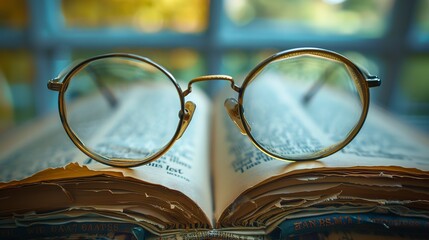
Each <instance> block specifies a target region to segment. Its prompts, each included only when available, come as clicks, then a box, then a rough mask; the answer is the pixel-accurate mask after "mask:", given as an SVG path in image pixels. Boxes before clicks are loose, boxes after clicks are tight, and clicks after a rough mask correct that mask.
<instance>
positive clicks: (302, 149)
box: [243, 54, 363, 160]
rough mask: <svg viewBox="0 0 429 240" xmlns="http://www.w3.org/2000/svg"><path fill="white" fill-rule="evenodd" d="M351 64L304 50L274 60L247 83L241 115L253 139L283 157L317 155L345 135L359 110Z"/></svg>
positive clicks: (355, 122) (355, 121) (353, 124)
mask: <svg viewBox="0 0 429 240" xmlns="http://www.w3.org/2000/svg"><path fill="white" fill-rule="evenodd" d="M353 74H356V73H353V71H352V70H351V69H350V67H349V66H346V65H345V64H344V63H342V62H339V61H337V60H333V59H328V58H322V57H320V56H316V55H311V54H305V55H301V56H293V57H288V58H282V59H280V60H276V61H273V62H271V63H269V64H268V65H266V66H265V67H264V69H263V70H262V71H260V72H259V73H258V74H257V75H256V76H254V78H253V80H252V81H251V82H250V83H249V84H248V85H247V87H246V88H245V91H244V95H243V111H244V117H245V119H246V121H247V123H248V126H249V129H250V133H251V136H252V138H253V139H254V140H255V141H256V143H257V144H258V145H259V146H260V147H262V148H263V149H264V150H266V151H268V152H270V153H272V154H274V155H276V156H278V157H281V158H285V159H291V160H299V159H308V158H317V157H320V156H321V155H322V154H324V153H326V151H330V149H332V148H335V147H336V146H338V144H339V143H342V142H343V141H345V140H346V139H348V137H349V135H350V133H351V131H352V130H353V129H354V128H355V127H356V125H357V124H358V123H359V120H360V117H361V115H362V111H363V105H362V101H363V100H361V95H360V94H359V89H358V87H359V85H358V84H357V79H356V77H354V76H353Z"/></svg>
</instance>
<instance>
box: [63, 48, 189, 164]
mask: <svg viewBox="0 0 429 240" xmlns="http://www.w3.org/2000/svg"><path fill="white" fill-rule="evenodd" d="M64 84H65V87H66V91H65V93H64V96H62V98H63V100H64V109H65V120H66V124H68V127H69V128H70V130H71V132H69V135H72V136H71V137H72V140H73V141H74V142H75V143H76V144H77V145H81V147H82V146H83V148H84V150H86V151H88V152H89V155H90V156H91V154H92V155H95V158H96V160H98V159H97V158H100V157H101V158H102V160H103V161H106V160H112V159H122V160H124V159H125V160H127V161H128V160H139V161H141V160H143V159H149V158H151V157H153V156H155V155H156V154H159V153H160V152H162V151H163V150H164V149H165V148H166V147H168V146H170V145H171V144H172V142H173V139H174V137H175V135H176V131H177V129H178V126H179V122H180V118H179V112H180V111H181V109H182V100H181V98H180V95H179V91H180V88H178V86H177V84H176V83H175V81H174V80H173V79H172V78H171V77H170V76H169V75H167V74H166V73H165V72H164V71H163V70H160V68H159V67H157V66H155V64H152V63H151V62H150V61H148V60H144V59H139V58H134V57H127V56H109V57H101V58H96V59H93V60H91V61H88V62H85V63H83V64H81V65H79V66H78V67H76V68H75V69H74V70H73V71H72V72H71V73H70V74H69V75H68V76H67V77H66V79H65V80H64ZM92 157H93V158H94V156H92ZM130 162H132V161H130Z"/></svg>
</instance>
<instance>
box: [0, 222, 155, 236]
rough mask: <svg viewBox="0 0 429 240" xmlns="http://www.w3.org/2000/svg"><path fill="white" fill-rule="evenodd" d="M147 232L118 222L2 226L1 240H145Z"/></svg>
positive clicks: (135, 226)
mask: <svg viewBox="0 0 429 240" xmlns="http://www.w3.org/2000/svg"><path fill="white" fill-rule="evenodd" d="M146 235H147V231H145V230H143V228H141V227H140V226H138V225H135V224H131V223H116V222H113V223H112V222H70V223H62V224H34V225H30V226H17V227H10V226H0V239H30V238H44V239H45V238H46V239H57V238H78V237H81V238H82V237H83V238H88V237H90V238H97V239H98V238H108V239H116V238H124V239H145V236H146Z"/></svg>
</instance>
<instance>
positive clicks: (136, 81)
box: [48, 48, 380, 167]
mask: <svg viewBox="0 0 429 240" xmlns="http://www.w3.org/2000/svg"><path fill="white" fill-rule="evenodd" d="M213 80H224V81H229V82H230V86H231V88H232V90H233V91H235V92H236V93H237V94H238V96H237V98H227V99H226V101H225V104H224V105H225V108H226V110H227V113H228V114H229V116H230V118H231V119H232V121H233V122H234V123H235V125H236V126H237V127H238V128H239V130H240V132H241V133H242V134H243V135H247V136H248V137H249V139H250V140H251V142H252V143H253V144H254V145H255V146H256V147H257V148H258V149H259V150H261V151H262V152H264V153H265V154H267V155H269V156H271V157H274V158H276V159H280V160H292V161H299V160H315V159H319V158H323V157H326V156H328V155H331V154H333V153H335V152H337V151H339V150H340V149H342V148H343V147H344V146H346V145H347V144H348V143H349V142H350V141H351V140H352V139H353V138H354V137H355V136H356V134H357V133H358V132H359V130H360V128H361V127H362V125H363V123H364V121H365V118H366V115H367V112H368V107H369V88H370V87H375V86H379V85H380V79H379V78H378V77H376V76H373V75H370V74H369V73H368V72H367V71H365V70H363V69H362V68H360V67H358V66H357V65H355V64H354V63H352V62H351V61H350V60H349V59H347V58H346V57H344V56H342V55H340V54H338V53H335V52H332V51H328V50H324V49H317V48H299V49H292V50H288V51H283V52H279V53H277V54H274V55H272V56H271V57H269V58H267V59H265V60H264V61H262V62H261V63H259V64H258V65H257V66H256V67H255V68H254V69H253V70H251V71H250V73H249V74H248V75H247V76H246V77H245V79H244V81H243V83H242V85H241V87H240V86H237V85H236V84H235V82H234V80H233V78H232V77H230V76H227V75H208V76H201V77H197V78H194V79H192V80H191V81H190V82H189V83H188V88H187V89H186V90H185V91H182V89H181V87H180V86H179V84H178V83H177V81H176V80H175V78H174V77H173V76H172V75H171V74H170V73H169V72H168V71H167V70H166V69H165V68H163V67H162V66H160V65H158V64H157V63H155V62H153V61H151V60H150V59H148V58H145V57H140V56H136V55H131V54H123V53H113V54H106V55H100V56H96V57H93V58H89V59H87V60H84V61H82V62H80V63H78V64H75V65H72V66H71V67H69V68H67V69H65V70H64V71H63V72H62V73H60V74H59V76H58V77H57V78H54V79H52V80H50V81H49V82H48V88H49V89H50V90H53V91H58V92H59V95H58V103H59V114H60V118H61V121H62V124H63V126H64V129H65V131H66V133H67V134H68V136H69V137H70V139H71V140H72V141H73V143H74V144H75V145H76V146H77V147H78V148H79V149H80V150H81V151H82V152H83V153H85V154H86V155H87V156H89V157H90V158H92V159H94V160H96V161H98V162H101V163H104V164H107V165H111V166H117V167H133V166H138V165H142V164H146V163H149V162H151V161H154V160H156V159H158V158H160V157H161V156H162V155H163V154H165V153H166V152H167V151H168V150H169V149H170V147H171V146H172V145H173V144H174V142H175V141H177V140H178V139H179V138H180V137H181V136H182V134H183V133H184V132H185V130H186V128H187V127H188V125H189V123H190V122H191V119H192V116H193V115H194V111H195V108H196V105H195V103H193V102H192V101H185V97H186V96H187V95H189V94H190V93H191V92H192V85H193V84H194V83H197V82H202V81H213ZM124 136H126V137H125V138H124Z"/></svg>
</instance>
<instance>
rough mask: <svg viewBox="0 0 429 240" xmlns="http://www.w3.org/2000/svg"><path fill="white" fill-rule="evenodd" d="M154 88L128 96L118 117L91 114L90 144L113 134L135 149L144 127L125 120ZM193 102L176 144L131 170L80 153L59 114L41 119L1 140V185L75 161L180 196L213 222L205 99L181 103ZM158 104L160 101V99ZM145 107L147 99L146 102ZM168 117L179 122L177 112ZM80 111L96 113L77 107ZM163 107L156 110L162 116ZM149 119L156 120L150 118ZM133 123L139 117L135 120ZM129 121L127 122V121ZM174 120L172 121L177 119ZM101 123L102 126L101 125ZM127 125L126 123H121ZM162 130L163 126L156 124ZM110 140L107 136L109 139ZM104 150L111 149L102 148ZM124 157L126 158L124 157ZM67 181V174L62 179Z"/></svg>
mask: <svg viewBox="0 0 429 240" xmlns="http://www.w3.org/2000/svg"><path fill="white" fill-rule="evenodd" d="M156 93H157V92H156V91H155V90H154V89H150V90H147V91H146V92H144V91H142V89H136V90H135V91H134V92H133V93H128V100H127V101H128V102H127V104H126V105H125V106H121V109H119V110H118V111H117V115H116V116H114V117H109V118H108V119H109V121H107V122H103V121H99V120H101V119H102V118H103V117H105V116H104V115H105V114H104V113H103V112H100V114H99V115H96V116H97V117H98V118H100V119H98V120H97V119H85V118H84V117H85V114H81V116H82V121H85V120H88V121H87V122H88V124H87V125H88V126H87V127H90V124H92V123H95V124H98V125H99V126H98V127H99V129H101V130H99V131H98V132H97V133H95V134H94V135H93V136H90V137H92V141H94V143H104V142H103V139H106V138H105V136H115V138H114V139H117V140H118V141H120V143H124V144H130V145H129V146H135V147H139V145H138V144H139V143H141V142H142V140H143V139H141V138H139V137H141V136H140V135H139V134H130V129H129V126H132V129H131V133H139V129H138V128H139V127H141V126H147V124H145V123H143V122H141V123H140V124H139V122H129V119H131V117H130V115H132V114H136V112H137V111H133V109H136V108H140V109H141V108H144V105H143V104H142V102H143V103H144V102H145V101H146V102H147V100H148V99H156V97H157V96H154V95H156ZM186 100H187V101H189V100H192V101H194V102H195V103H196V104H197V109H196V111H195V113H194V116H193V119H192V121H191V123H190V125H189V126H188V129H187V131H186V132H185V133H184V135H183V136H182V137H181V138H180V139H179V140H178V141H176V143H175V144H174V145H173V147H172V148H171V149H170V150H169V151H168V152H167V153H166V154H165V155H164V156H162V157H161V158H160V159H158V160H157V161H154V162H152V163H149V164H147V165H143V166H140V167H136V168H112V167H109V166H106V165H103V164H99V163H97V162H96V161H94V160H91V159H89V158H88V157H87V156H86V155H84V154H83V153H81V152H80V151H79V150H78V149H77V147H76V146H74V144H73V143H72V142H71V140H70V139H69V138H68V136H67V134H66V133H65V131H64V129H63V128H62V125H61V121H60V119H59V117H58V114H57V113H55V114H54V115H53V116H49V117H47V118H46V119H42V120H40V121H37V122H36V123H32V124H29V125H28V126H27V127H24V128H22V129H19V130H17V131H15V132H13V134H10V135H8V136H4V137H3V141H2V143H1V145H0V148H1V151H0V153H1V154H0V182H3V183H6V182H10V181H12V180H21V179H24V178H27V177H29V176H31V175H33V174H35V173H37V172H40V171H42V170H45V169H47V168H58V167H64V166H66V165H67V164H69V163H72V162H77V163H79V164H81V165H86V166H87V167H88V168H89V169H92V170H97V171H104V170H105V171H117V172H120V173H121V174H123V175H124V176H130V177H133V178H136V179H140V180H142V181H145V182H148V183H152V184H156V185H162V186H164V187H166V188H169V189H174V190H178V191H180V192H182V193H183V194H185V195H186V196H187V197H189V198H190V199H192V200H193V201H194V202H195V203H196V204H197V205H198V206H199V207H200V208H201V209H202V210H203V212H204V213H205V214H206V217H207V219H208V220H207V221H210V220H211V219H212V198H211V188H210V170H209V161H208V154H209V151H208V142H207V141H206V139H207V136H208V131H209V128H208V125H209V118H208V117H209V112H210V104H209V100H208V99H207V97H206V96H205V95H204V94H203V93H202V92H201V91H198V90H197V89H195V90H194V91H193V93H192V94H190V96H189V97H187V99H186ZM159 101H161V100H159ZM149 103H150V101H149ZM86 106H87V104H85V103H80V104H79V107H82V108H85V107H86ZM179 110H180V109H175V110H174V112H173V113H172V114H173V115H174V116H175V119H178V117H177V116H178V111H179ZM85 111H101V110H100V109H93V108H91V109H82V112H83V113H84V112H85ZM164 111H167V109H164V110H160V114H164ZM153 117H154V121H156V118H157V117H160V116H153ZM134 119H138V116H137V118H134ZM127 121H128V122H127ZM176 121H177V120H176ZM99 123H101V126H100V124H99ZM124 123H127V124H124ZM158 127H160V128H162V127H163V126H158ZM111 139H112V138H110V140H111ZM106 150H112V149H110V148H106ZM123 157H127V156H126V155H125V156H123ZM63 177H64V178H66V177H67V176H63Z"/></svg>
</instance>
